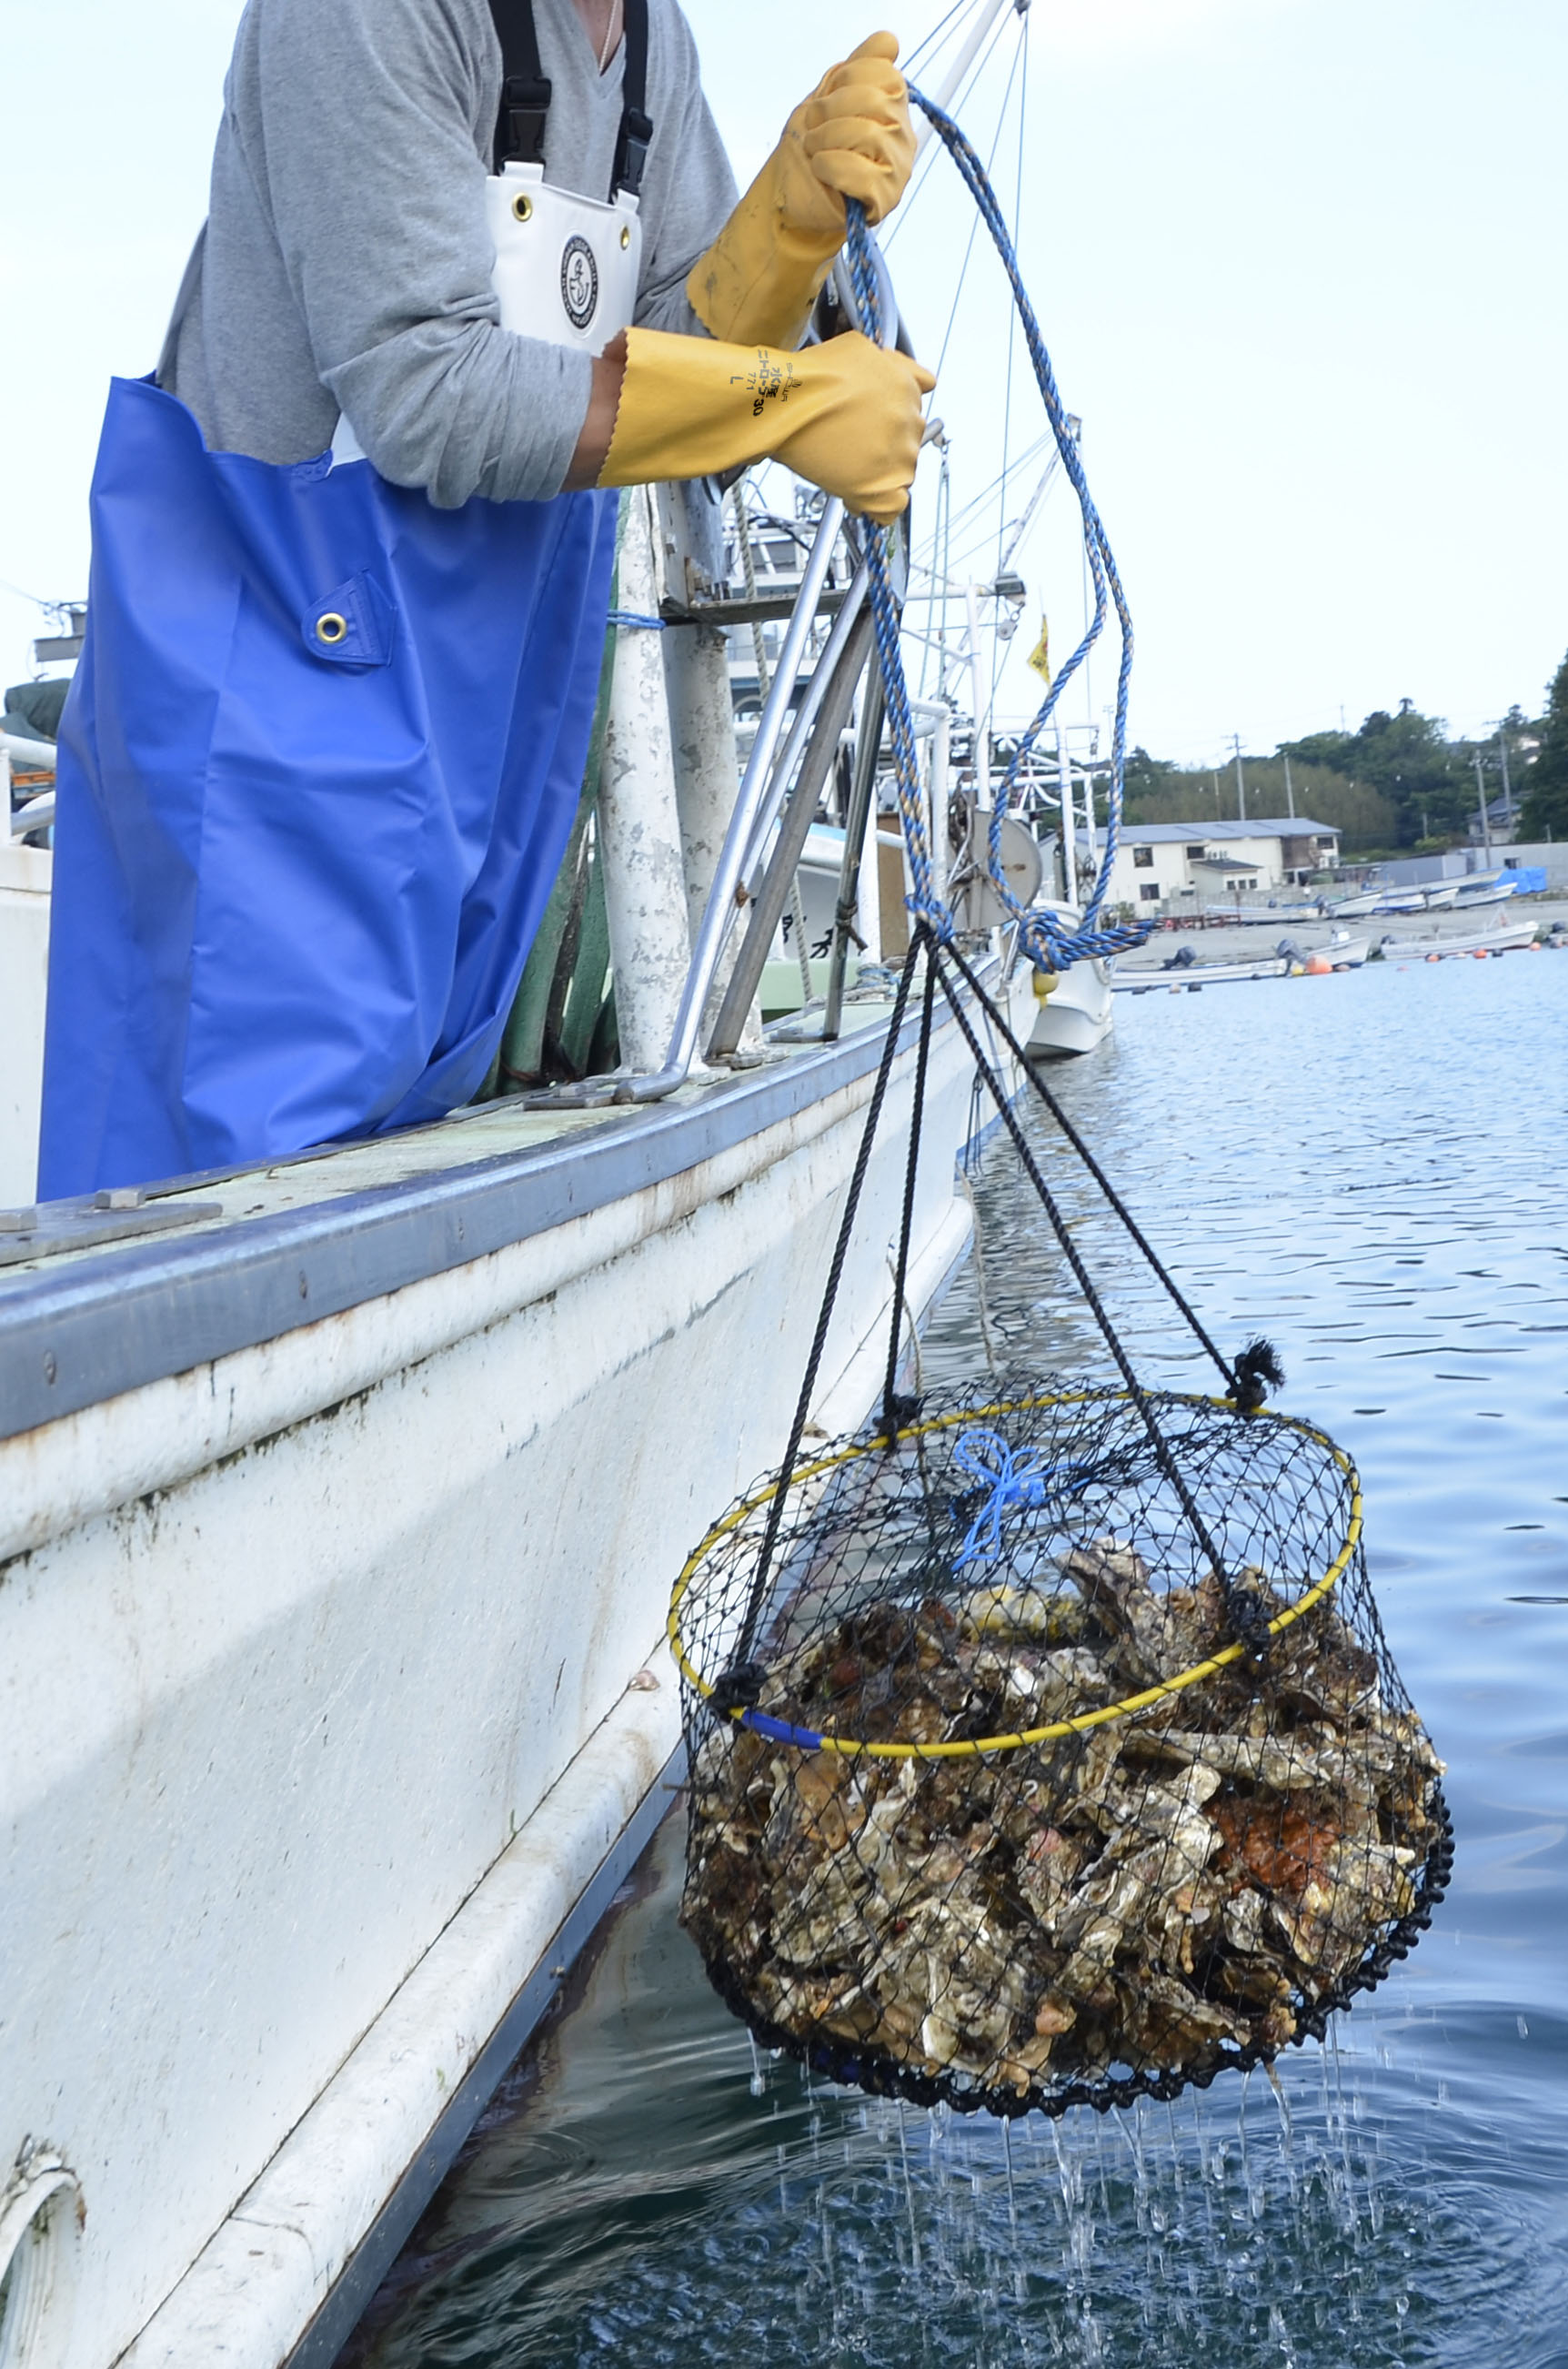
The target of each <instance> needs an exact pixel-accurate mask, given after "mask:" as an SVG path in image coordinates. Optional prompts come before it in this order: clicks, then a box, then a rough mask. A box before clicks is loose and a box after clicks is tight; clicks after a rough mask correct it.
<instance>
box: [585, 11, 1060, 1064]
mask: <svg viewBox="0 0 1568 2369" xmlns="http://www.w3.org/2000/svg"><path fill="white" fill-rule="evenodd" d="M1014 5H1016V0H1014ZM994 13H1000V6H999V7H998V10H997V11H995V12H994ZM869 246H870V253H871V260H872V268H873V269H875V271H876V275H877V283H878V288H879V292H880V299H881V315H882V319H881V332H882V334H881V342H882V344H883V345H884V346H887V347H892V346H895V345H896V344H897V343H898V303H897V301H896V300H895V297H894V293H893V282H892V277H891V274H890V273H889V271H888V269H887V257H885V256H884V255H883V253H882V250H881V248H880V247H879V246H877V244H876V239H875V238H871V239H870V240H869ZM834 278H835V284H836V286H837V288H838V291H839V299H840V303H841V304H844V305H845V307H846V309H847V310H848V313H849V317H850V318H851V320H855V319H858V317H859V308H858V306H857V305H856V304H855V302H854V292H853V284H852V282H851V280H850V272H849V264H848V259H847V257H845V256H843V255H842V254H841V255H840V257H839V258H838V261H837V263H836V264H835V266H834ZM843 522H844V505H843V503H842V502H841V500H840V499H839V498H838V497H837V496H836V495H833V496H830V498H829V499H828V500H827V501H826V502H824V504H823V506H822V514H821V517H820V518H819V519H818V522H817V533H816V538H815V540H814V541H813V543H812V545H811V551H810V555H809V556H808V558H807V563H806V566H805V568H804V570H803V571H802V574H801V578H800V589H799V592H798V593H797V594H796V596H795V609H794V612H793V613H792V615H791V617H790V621H789V625H788V628H787V630H786V632H785V635H784V647H783V648H782V649H781V650H780V652H779V657H778V663H777V666H776V668H775V669H774V674H773V683H772V686H771V687H770V689H769V692H768V696H767V699H766V701H765V703H764V704H763V708H762V715H761V721H760V723H759V724H758V727H757V737H756V738H755V740H754V741H753V742H752V744H751V754H750V757H749V758H748V760H747V764H746V772H745V774H744V776H743V777H742V780H741V784H740V790H739V794H738V796H737V798H736V801H735V811H734V813H733V814H732V815H731V817H730V819H729V829H728V830H727V832H726V833H725V841H724V846H723V848H722V849H721V850H720V853H719V860H718V864H717V865H716V867H715V873H714V884H713V888H712V890H711V892H710V894H709V897H708V903H707V910H706V911H705V912H704V915H703V924H702V928H701V929H700V931H699V932H698V933H697V942H696V944H695V945H694V946H693V948H692V960H691V966H690V967H689V969H688V971H687V974H686V984H685V988H684V990H683V992H682V994H681V1002H680V1008H679V1011H678V1012H677V1013H676V1018H675V1025H674V1028H673V1030H672V1031H671V1034H670V1046H669V1049H668V1051H667V1052H666V1054H665V1057H664V1065H663V1067H662V1069H659V1070H654V1071H652V1072H651V1073H650V1074H647V1075H645V1076H631V1077H623V1078H618V1079H617V1080H616V1081H615V1085H614V1096H613V1098H614V1100H615V1101H616V1102H618V1103H648V1102H662V1101H663V1100H664V1098H665V1096H666V1095H668V1094H672V1093H675V1091H676V1089H677V1088H678V1087H679V1086H681V1085H683V1084H684V1083H685V1081H686V1077H687V1074H688V1072H689V1071H690V1070H691V1067H692V1058H693V1056H694V1054H695V1052H696V1049H697V1037H698V1033H699V1031H700V1029H701V1027H702V1021H703V1013H704V1009H705V1007H706V1004H707V1000H708V994H709V991H710V990H711V988H712V986H713V983H714V980H715V977H716V976H717V972H718V966H719V962H720V960H721V958H722V956H723V955H724V951H725V947H726V945H727V943H728V939H729V933H730V932H731V930H732V929H733V928H734V926H735V921H736V916H737V914H738V911H739V910H740V908H741V907H742V906H743V905H744V904H745V902H746V901H747V898H746V883H747V880H748V879H749V878H750V875H751V874H752V872H753V871H754V870H755V869H756V866H757V864H758V863H759V862H760V861H761V850H762V843H763V841H765V838H766V834H767V832H768V830H770V829H771V827H772V824H773V819H774V818H775V817H776V815H777V813H778V809H779V807H780V805H781V804H782V802H783V797H784V788H785V786H786V784H787V782H788V779H789V774H790V771H791V768H792V767H793V764H794V762H795V757H796V755H797V754H798V753H799V751H800V750H802V749H804V747H805V745H806V741H807V736H808V734H809V731H810V728H811V725H812V722H813V720H814V719H815V716H816V713H817V710H818V707H819V706H820V704H821V702H822V699H823V697H824V695H825V693H826V692H827V687H828V676H829V672H830V668H829V666H828V665H826V664H824V663H822V662H820V661H819V662H818V665H817V667H816V668H815V669H814V670H813V673H812V677H811V681H810V682H809V684H808V685H807V690H806V692H805V694H804V696H803V697H802V699H801V701H800V703H799V706H798V709H797V711H796V714H795V720H794V723H793V726H792V727H791V730H790V733H789V737H788V739H787V741H786V742H785V744H784V751H783V754H782V756H781V757H780V758H779V762H778V764H777V766H776V768H775V766H774V763H773V759H774V755H775V752H776V751H777V750H778V748H779V742H780V740H781V738H783V737H784V721H785V718H786V716H787V715H788V713H789V709H790V704H791V702H792V700H793V699H794V696H795V681H796V678H797V676H798V674H799V671H800V661H801V659H802V658H803V657H804V656H805V652H806V645H807V639H808V637H809V635H810V632H811V627H812V624H813V623H814V621H815V619H816V615H817V612H818V607H819V606H820V603H821V599H822V592H823V589H824V587H825V585H826V583H827V580H828V569H829V566H830V563H831V561H832V556H833V549H834V546H835V544H837V542H838V539H839V532H840V530H841V527H842V525H843ZM868 583H869V578H868V575H867V571H866V568H865V566H864V562H862V564H861V566H859V567H858V568H857V570H856V572H855V578H854V581H853V584H852V585H851V587H850V589H849V591H848V593H847V594H846V596H845V599H844V602H843V606H842V608H841V610H840V612H839V615H838V617H837V619H836V620H835V621H834V632H833V634H832V635H830V636H829V641H828V648H827V650H826V651H824V653H823V658H824V659H826V658H828V656H829V653H831V654H832V658H833V661H834V663H836V661H837V656H838V652H837V650H836V649H835V647H834V644H835V637H836V636H837V635H838V633H839V632H840V629H842V630H843V632H844V633H846V634H847V633H848V632H849V631H850V629H851V628H852V627H853V622H854V620H853V613H850V614H849V615H848V617H847V622H846V612H853V611H855V610H858V608H859V606H860V603H861V602H862V601H864V599H865V596H866V590H867V587H868ZM667 728H668V719H667Z"/></svg>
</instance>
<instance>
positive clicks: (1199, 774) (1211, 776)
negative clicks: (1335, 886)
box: [1127, 757, 1397, 854]
mask: <svg viewBox="0 0 1568 2369" xmlns="http://www.w3.org/2000/svg"><path fill="white" fill-rule="evenodd" d="M1242 772H1243V774H1244V775H1245V778H1246V785H1247V816H1248V818H1249V820H1251V819H1253V818H1256V817H1259V816H1265V815H1266V816H1272V817H1274V818H1278V817H1280V816H1283V815H1284V814H1285V813H1286V812H1287V809H1288V799H1287V795H1286V789H1285V766H1284V763H1283V761H1281V760H1280V759H1279V758H1278V757H1243V758H1242ZM1290 792H1291V796H1292V797H1293V798H1294V800H1295V806H1296V811H1297V813H1298V814H1299V816H1300V817H1301V818H1302V819H1303V821H1311V822H1321V823H1327V824H1328V825H1329V827H1330V828H1331V829H1332V830H1337V831H1338V832H1339V833H1340V835H1341V837H1342V839H1343V841H1344V843H1345V850H1346V853H1352V854H1354V853H1358V852H1361V851H1365V850H1368V849H1383V848H1389V847H1392V846H1393V845H1394V844H1395V835H1396V830H1397V825H1396V820H1395V816H1394V810H1393V807H1391V805H1390V804H1389V802H1388V800H1387V799H1386V798H1384V797H1382V796H1381V795H1379V792H1378V791H1376V790H1374V789H1372V788H1370V787H1369V786H1368V784H1367V783H1365V782H1352V781H1350V780H1349V779H1347V777H1346V776H1345V774H1343V773H1336V772H1333V771H1331V770H1330V768H1329V767H1327V766H1325V765H1313V764H1298V763H1297V762H1296V761H1295V759H1294V757H1292V760H1291V766H1290ZM1236 818H1237V817H1236V770H1235V766H1234V764H1233V763H1232V764H1230V765H1222V766H1219V767H1208V768H1196V769H1190V770H1188V769H1178V768H1177V767H1176V766H1174V765H1162V764H1160V763H1159V761H1157V760H1156V761H1154V762H1153V764H1152V766H1151V767H1150V771H1149V772H1145V773H1140V775H1139V782H1138V785H1137V787H1136V788H1135V786H1134V779H1133V770H1132V763H1131V761H1130V760H1129V761H1128V764H1127V821H1128V822H1129V823H1134V824H1136V823H1153V822H1179V823H1186V824H1187V825H1189V826H1190V827H1191V829H1192V830H1193V831H1194V832H1195V834H1196V836H1197V837H1199V838H1201V837H1202V836H1203V834H1204V833H1205V832H1206V831H1207V830H1210V829H1211V828H1212V826H1213V825H1214V824H1215V823H1216V822H1234V821H1235V820H1236Z"/></svg>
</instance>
